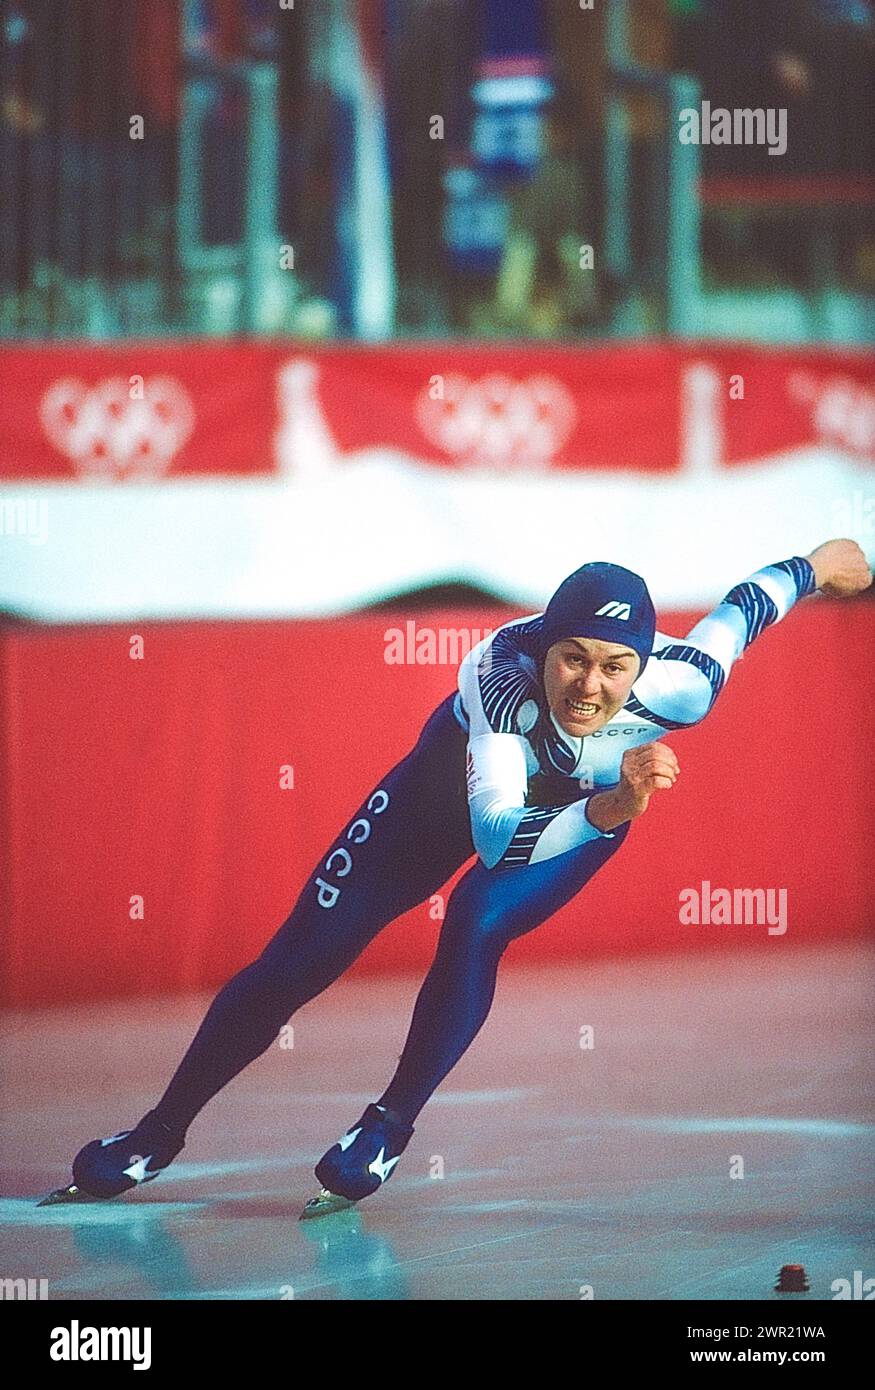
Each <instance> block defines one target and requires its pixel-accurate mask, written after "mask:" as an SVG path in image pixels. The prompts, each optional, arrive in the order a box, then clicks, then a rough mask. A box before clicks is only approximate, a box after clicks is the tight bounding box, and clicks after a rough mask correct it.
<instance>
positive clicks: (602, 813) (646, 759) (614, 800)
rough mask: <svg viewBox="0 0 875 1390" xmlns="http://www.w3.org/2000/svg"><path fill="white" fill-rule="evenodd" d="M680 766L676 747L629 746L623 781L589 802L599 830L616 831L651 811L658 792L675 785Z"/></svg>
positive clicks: (621, 772) (622, 776)
mask: <svg viewBox="0 0 875 1390" xmlns="http://www.w3.org/2000/svg"><path fill="white" fill-rule="evenodd" d="M679 776H680V766H679V764H678V760H677V756H676V754H675V751H674V749H673V748H669V746H668V744H666V743H648V744H645V745H644V746H643V747H641V748H628V749H627V750H626V752H625V753H624V754H623V761H622V762H621V764H620V781H619V783H618V784H617V786H616V787H612V788H611V790H610V791H606V792H598V793H597V794H596V795H595V796H593V797H591V798H590V800H589V801H588V802H587V807H586V814H587V816H588V817H589V819H590V820H591V821H592V823H593V825H595V826H597V827H598V828H599V830H613V829H614V828H615V827H616V826H618V825H622V824H624V822H625V821H629V820H634V818H635V816H640V815H641V814H642V812H643V811H646V810H647V807H648V805H649V804H650V798H651V796H652V795H653V793H654V792H655V791H659V790H660V789H662V788H668V787H673V786H674V784H675V782H676V781H677V779H678V777H679Z"/></svg>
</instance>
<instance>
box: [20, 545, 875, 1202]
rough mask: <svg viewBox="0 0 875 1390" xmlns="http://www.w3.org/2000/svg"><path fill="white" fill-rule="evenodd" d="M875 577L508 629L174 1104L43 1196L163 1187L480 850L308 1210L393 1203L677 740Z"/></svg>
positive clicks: (867, 574)
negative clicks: (392, 932) (818, 595)
mask: <svg viewBox="0 0 875 1390" xmlns="http://www.w3.org/2000/svg"><path fill="white" fill-rule="evenodd" d="M871 582H872V574H871V571H870V569H869V566H868V564H867V562H866V558H865V556H864V554H863V552H862V551H861V549H860V547H859V546H858V545H857V544H856V543H855V542H854V541H851V540H830V541H827V542H825V543H824V544H823V545H820V546H818V547H817V548H816V549H815V550H814V551H812V553H811V554H810V555H808V556H806V557H802V556H796V557H794V558H792V559H789V560H781V561H779V562H777V563H775V564H770V565H766V566H765V567H764V568H763V569H760V570H757V572H756V573H755V574H752V575H751V576H750V578H748V579H745V580H744V581H743V582H742V583H740V584H737V585H736V586H735V587H734V588H733V589H732V590H731V591H730V592H729V593H728V594H727V595H726V597H725V598H724V599H723V600H722V602H721V603H719V604H718V606H717V607H716V608H715V609H714V611H713V612H712V613H710V614H709V615H708V616H707V617H705V618H703V619H702V620H701V622H699V623H697V624H696V625H695V627H693V629H692V631H691V632H689V633H688V634H687V636H686V637H684V638H682V639H677V638H674V637H668V636H664V635H663V634H662V633H659V632H657V631H656V630H655V623H656V619H655V613H654V609H653V604H652V602H651V599H650V595H649V593H648V591H647V587H646V585H645V583H644V581H643V580H642V579H641V578H640V577H639V576H638V575H637V574H633V573H632V572H631V571H629V570H627V569H624V568H622V567H621V566H619V565H614V564H607V563H601V562H599V563H592V564H585V565H583V566H582V567H581V568H580V569H578V570H576V571H575V572H574V573H573V574H571V575H569V577H568V578H567V579H566V580H564V582H563V583H562V584H560V586H559V588H558V589H557V590H556V592H555V594H554V595H553V597H552V598H551V599H550V601H549V603H548V604H547V607H546V608H545V610H544V611H543V613H536V614H533V615H530V616H528V617H522V618H516V619H513V620H512V621H510V622H507V623H505V624H504V625H503V626H502V627H500V628H498V629H497V630H496V631H495V632H493V633H491V634H489V635H488V636H487V637H486V638H484V640H483V641H482V642H480V643H478V644H477V645H476V646H475V647H473V648H472V649H471V651H470V652H469V653H468V654H467V656H466V657H465V658H464V660H463V661H462V662H461V664H460V666H459V672H458V690H456V691H454V692H453V693H452V694H450V695H448V696H447V697H446V699H445V700H443V701H442V702H441V703H440V704H439V705H438V707H437V708H436V709H435V710H433V712H432V713H431V715H430V717H429V718H428V720H427V721H426V723H425V725H424V727H423V729H422V731H421V733H420V735H419V738H418V740H417V742H416V744H415V745H414V747H413V748H412V749H411V751H410V752H409V753H408V754H407V756H406V757H404V758H402V759H401V761H400V762H399V763H397V764H396V766H394V767H393V768H391V769H390V770H389V771H388V772H387V773H386V774H385V776H383V777H382V778H381V779H380V781H379V782H378V783H377V784H376V786H375V787H374V789H373V790H372V791H371V792H370V794H369V795H368V796H367V797H366V798H365V800H364V801H363V802H362V804H361V805H360V806H359V807H358V809H357V810H356V812H355V814H354V816H352V817H351V819H350V820H349V821H348V823H347V824H346V826H345V827H344V828H343V830H342V831H341V832H340V833H339V835H338V836H337V838H336V839H335V840H334V842H333V844H332V845H331V846H330V847H329V849H328V850H327V851H326V853H325V854H324V855H323V856H322V857H321V858H320V860H319V863H318V864H317V865H316V867H315V869H314V870H313V872H312V874H311V875H310V877H309V878H308V880H307V882H306V883H305V885H304V887H303V889H302V891H301V894H300V896H299V897H298V900H297V902H296V903H295V906H294V908H293V910H292V912H291V915H290V916H289V917H288V919H287V920H286V921H285V922H284V923H283V925H282V926H281V927H280V928H279V930H278V931H277V932H276V934H275V935H274V936H273V938H272V939H271V940H270V941H269V942H268V943H267V945H266V946H265V948H264V950H263V951H262V953H261V955H260V956H259V957H258V958H257V959H256V960H254V961H253V962H252V963H251V964H250V965H248V966H246V967H245V968H244V969H243V970H241V971H240V972H239V974H237V975H235V976H234V977H233V979H231V980H230V981H229V982H228V984H226V985H225V986H224V988H223V989H222V990H221V991H220V992H219V994H218V995H217V996H216V998H215V999H214V1000H213V1003H212V1004H211V1005H210V1008H209V1010H208V1011H207V1013H206V1015H205V1017H204V1019H203V1022H202V1023H201V1025H200V1028H199V1030H198V1032H197V1033H196V1035H195V1037H194V1040H193V1041H192V1043H191V1046H190V1047H189V1049H188V1051H187V1052H186V1054H185V1056H184V1057H183V1058H182V1061H181V1062H180V1065H179V1067H178V1068H177V1070H176V1072H175V1073H174V1075H173V1077H172V1078H171V1081H170V1084H169V1085H168V1087H167V1090H166V1091H165V1092H164V1094H163V1096H162V1097H161V1099H160V1100H159V1101H158V1104H157V1105H156V1107H155V1108H154V1110H150V1111H148V1112H147V1114H146V1115H144V1116H143V1118H142V1119H141V1120H140V1121H139V1122H138V1123H137V1124H136V1125H135V1126H134V1128H133V1129H130V1130H124V1131H122V1132H121V1133H117V1134H114V1135H112V1136H111V1137H110V1138H107V1139H95V1140H92V1142H91V1143H89V1144H86V1145H85V1147H84V1148H83V1149H81V1150H80V1151H79V1153H78V1154H77V1155H76V1158H75V1159H74V1162H73V1181H72V1183H71V1184H70V1185H69V1186H68V1187H66V1188H60V1189H58V1191H56V1192H53V1193H51V1194H50V1195H49V1196H48V1197H46V1198H44V1199H43V1203H44V1204H49V1203H53V1202H71V1201H72V1202H75V1201H93V1200H100V1199H106V1198H111V1197H116V1196H119V1195H120V1194H121V1193H123V1192H125V1191H127V1190H128V1189H130V1188H134V1187H136V1186H138V1185H139V1184H140V1183H144V1182H151V1181H153V1180H154V1179H155V1178H157V1177H158V1175H159V1174H160V1173H161V1172H162V1171H163V1169H165V1168H166V1167H167V1166H168V1164H169V1163H171V1162H172V1160H173V1159H174V1158H175V1157H176V1155H177V1154H178V1153H179V1152H180V1150H181V1149H182V1148H184V1146H185V1141H186V1137H187V1135H186V1132H187V1130H188V1127H189V1125H190V1124H191V1122H192V1120H193V1119H194V1118H195V1116H196V1115H197V1114H198V1113H199V1111H200V1110H201V1109H202V1108H203V1107H204V1106H205V1105H206V1103H207V1101H209V1100H210V1099H211V1098H212V1097H213V1096H214V1095H216V1093H217V1092H218V1091H220V1090H221V1088H222V1087H223V1086H225V1085H227V1083H228V1082H229V1081H230V1080H231V1079H232V1078H233V1077H235V1076H237V1074H238V1073H239V1072H240V1071H242V1070H243V1068H244V1067H246V1066H248V1064H249V1063H250V1062H252V1061H254V1059H255V1058H256V1057H259V1056H260V1055H261V1054H262V1053H263V1052H265V1051H266V1050H267V1048H268V1047H269V1046H270V1045H271V1043H273V1042H274V1040H275V1039H276V1037H277V1035H278V1033H279V1031H280V1029H281V1027H282V1026H283V1024H285V1023H286V1021H287V1020H288V1019H289V1018H290V1017H291V1015H292V1014H294V1013H295V1011H296V1010H297V1009H300V1008H301V1006H302V1005H303V1004H306V1003H307V1002H308V1000H310V999H313V998H314V997H315V996H316V995H318V994H320V993H321V992H322V991H323V990H324V989H326V988H327V987H328V985H330V984H331V983H332V981H334V980H336V979H337V978H338V976H340V975H342V974H343V972H344V971H345V970H346V969H347V968H348V967H349V966H350V965H351V964H352V963H353V961H354V960H355V959H356V958H357V956H359V955H360V953H361V952H362V951H363V950H364V948H365V947H366V946H367V944H368V943H369V942H370V941H371V940H372V939H373V938H374V937H375V936H376V935H377V933H378V932H379V931H381V930H382V928H383V927H384V926H386V925H387V924H388V923H389V922H391V921H393V920H394V918H396V917H398V916H400V914H401V913H403V912H406V911H407V910H408V909H409V908H412V907H414V906H416V905H417V904H419V903H422V902H424V901H425V900H426V899H428V898H429V897H430V896H431V895H432V894H433V893H436V892H437V891H438V890H439V889H440V888H441V887H442V886H443V885H444V884H445V883H446V882H447V880H448V879H449V878H450V877H451V876H452V875H453V873H454V872H455V871H456V870H457V869H459V868H460V867H461V866H462V865H463V864H464V863H465V862H466V861H467V860H468V859H470V858H471V857H472V856H474V855H476V862H475V863H474V864H472V865H471V867H470V868H469V869H468V871H467V873H466V874H464V876H463V877H462V878H461V879H460V880H459V882H458V884H457V885H456V887H455V889H454V891H453V893H452V894H451V896H450V899H449V902H448V904H447V909H446V914H445V917H444V921H443V924H442V927H441V933H440V938H439V941H438V947H437V952H436V954H435V958H434V961H433V963H432V965H431V968H430V969H429V971H428V974H427V976H426V978H425V980H424V982H423V985H422V988H421V989H420V992H419V995H418V997H417V1000H416V1005H415V1008H414V1011H413V1018H412V1021H411V1024H410V1030H409V1032H408V1035H407V1040H406V1042H405V1045H404V1050H403V1052H402V1054H401V1057H400V1059H399V1062H398V1067H397V1069H396V1071H395V1074H394V1076H393V1077H392V1080H391V1081H390V1082H389V1085H388V1086H387V1087H386V1089H385V1090H384V1091H383V1094H382V1095H381V1096H380V1098H379V1100H377V1101H375V1102H373V1103H372V1104H369V1105H368V1106H367V1107H366V1109H365V1110H364V1112H363V1114H362V1115H360V1116H359V1118H358V1119H357V1120H356V1121H355V1123H354V1124H352V1125H350V1127H349V1129H348V1130H347V1131H346V1133H345V1134H343V1135H342V1136H341V1138H340V1139H339V1140H338V1141H337V1143H335V1144H334V1145H333V1146H332V1147H331V1148H330V1149H328V1151H327V1152H326V1153H325V1154H324V1156H323V1157H322V1158H321V1159H320V1161H319V1163H318V1164H317V1165H316V1168H315V1173H316V1177H317V1178H318V1180H319V1182H320V1184H321V1191H320V1193H319V1195H318V1196H317V1197H314V1198H313V1199H312V1200H311V1201H310V1202H308V1203H307V1205H306V1207H305V1208H304V1211H303V1212H302V1216H305V1217H310V1216H319V1215H324V1214H326V1213H328V1212H331V1211H335V1210H338V1209H340V1208H342V1207H348V1206H351V1205H353V1204H354V1203H355V1202H357V1201H360V1200H361V1199H362V1198H364V1197H367V1196H369V1195H370V1194H372V1193H374V1192H376V1191H377V1189H378V1188H380V1187H381V1186H382V1184H383V1183H384V1182H385V1181H386V1180H387V1178H388V1177H390V1175H391V1174H392V1173H393V1172H394V1170H395V1168H396V1166H397V1164H398V1160H399V1159H400V1157H401V1155H402V1153H403V1152H404V1149H405V1148H406V1147H407V1144H408V1143H409V1141H410V1138H411V1136H412V1135H413V1127H414V1121H415V1120H416V1118H417V1116H418V1114H419V1112H420V1110H422V1108H423V1106H424V1105H425V1104H426V1102H427V1101H428V1099H429V1098H430V1096H431V1095H432V1093H433V1092H434V1091H435V1090H436V1088H437V1087H438V1086H439V1085H440V1083H441V1082H442V1081H443V1080H444V1078H445V1077H446V1076H447V1075H448V1073H449V1072H450V1071H451V1070H452V1068H453V1067H454V1066H455V1065H456V1063H457V1062H458V1061H459V1059H460V1057H461V1056H462V1055H463V1053H464V1052H465V1051H466V1050H467V1048H468V1047H469V1046H470V1044H471V1043H472V1041H473V1040H474V1038H475V1037H476V1035H477V1033H478V1032H479V1031H480V1029H481V1027H482V1026H483V1023H484V1022H485V1020H486V1017H487V1015H488V1013H489V1009H490V1007H491V1004H492V999H493V995H494V992H495V985H496V974H497V970H498V964H499V960H500V958H501V956H502V953H503V952H504V950H505V948H506V947H507V945H508V944H509V943H510V942H511V941H513V940H514V939H515V938H516V937H519V936H521V935H523V934H524V933H526V932H530V931H532V930H533V929H534V928H535V927H537V926H539V925H540V924H541V923H543V922H544V921H546V919H547V918H549V917H551V916H552V915H553V914H554V913H555V912H556V911H557V910H558V909H559V908H561V907H562V906H563V904H565V903H567V902H568V901H569V900H570V899H571V898H573V897H575V896H576V895H577V894H578V893H579V892H580V890H581V889H582V888H583V887H584V885H585V884H586V883H588V882H589V880H590V879H591V878H592V877H593V875H594V874H595V873H597V872H598V870H599V869H600V868H601V866H602V865H603V864H604V863H606V862H607V860H608V859H610V857H611V855H613V854H614V853H616V851H617V850H618V849H619V848H620V846H621V845H622V843H623V841H624V840H625V838H626V836H627V834H628V832H629V827H630V825H631V822H632V821H633V820H635V819H636V817H638V816H640V815H642V814H643V813H644V812H645V811H646V810H647V807H648V804H649V802H650V798H651V796H652V795H653V794H654V793H655V792H657V791H660V790H663V789H667V788H670V787H672V786H673V785H674V783H675V781H676V780H677V777H678V774H679V766H678V760H677V757H676V756H675V754H674V752H673V750H672V749H671V748H670V747H668V745H667V744H666V743H664V742H662V738H663V735H665V734H669V733H674V732H676V731H678V730H681V729H686V728H690V727H691V726H692V725H694V724H697V723H699V722H700V721H701V720H702V719H704V718H705V716H706V715H707V714H708V712H709V711H710V709H711V708H712V706H713V704H714V701H715V699H716V698H717V696H718V695H719V693H720V691H721V689H722V688H723V685H724V683H725V681H726V678H727V676H728V675H729V672H730V669H731V667H732V665H733V663H734V662H735V661H736V660H737V659H738V658H739V657H740V656H741V655H742V653H743V652H744V651H745V649H746V648H747V647H749V646H750V644H751V643H752V642H753V641H755V639H756V638H757V637H759V636H760V634H761V633H762V632H763V631H764V630H765V628H767V627H769V626H770V625H771V624H772V623H775V622H777V621H779V620H780V619H782V618H783V617H785V615H786V614H787V613H788V612H789V610H790V608H792V606H793V605H794V604H795V603H796V602H797V601H798V600H799V599H802V598H804V597H805V596H806V595H808V594H811V593H813V592H814V591H815V590H817V589H820V590H821V591H823V592H824V593H826V594H829V595H832V596H835V597H846V596H850V595H853V594H857V593H860V592H861V591H862V590H864V589H866V588H867V587H868V586H869V585H870V584H871ZM605 734H607V735H619V736H616V737H603V735H605Z"/></svg>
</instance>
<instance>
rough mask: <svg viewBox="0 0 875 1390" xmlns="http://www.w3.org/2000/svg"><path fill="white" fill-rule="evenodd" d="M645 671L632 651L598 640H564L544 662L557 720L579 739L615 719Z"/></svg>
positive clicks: (550, 704) (548, 688)
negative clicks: (640, 673) (635, 683)
mask: <svg viewBox="0 0 875 1390" xmlns="http://www.w3.org/2000/svg"><path fill="white" fill-rule="evenodd" d="M640 668H641V660H640V658H639V656H638V653H637V652H634V651H632V649H631V647H624V646H622V645H621V644H619V643H617V642H600V641H597V640H596V638H594V637H563V639H562V641H561V642H554V643H553V645H552V647H551V648H550V649H549V651H548V652H547V656H546V659H545V661H544V690H545V693H546V696H547V702H548V704H549V706H550V709H551V711H552V713H553V714H554V716H555V718H556V721H557V723H558V724H560V725H561V727H562V728H563V729H564V730H565V731H566V733H569V734H573V735H574V736H575V737H577V738H583V737H585V736H586V735H587V734H592V733H594V732H595V731H596V729H600V728H602V726H603V725H604V724H607V722H608V720H609V719H613V717H614V715H615V714H617V713H618V712H619V711H620V710H621V709H622V708H623V706H624V704H625V703H626V700H627V698H628V695H629V691H630V690H631V689H632V686H633V684H634V682H635V679H636V677H637V675H638V672H639V670H640Z"/></svg>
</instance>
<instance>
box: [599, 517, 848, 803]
mask: <svg viewBox="0 0 875 1390" xmlns="http://www.w3.org/2000/svg"><path fill="white" fill-rule="evenodd" d="M871 583H872V571H871V570H870V568H869V565H868V562H867V560H866V557H865V555H864V554H863V552H862V550H861V549H860V547H859V546H858V545H857V543H856V541H851V540H832V541H826V542H824V544H823V545H820V546H818V547H817V548H816V549H815V550H813V551H812V552H811V554H810V555H807V556H804V557H803V556H797V557H795V558H793V559H791V560H781V561H779V562H778V563H777V564H774V565H767V566H765V568H764V569H761V570H757V572H756V573H755V574H752V575H751V576H750V578H749V579H745V580H744V581H743V582H742V583H741V584H736V586H735V587H734V588H733V589H731V590H730V591H729V593H728V594H727V595H726V597H725V598H724V599H723V601H722V602H721V603H719V604H718V606H717V607H716V608H715V609H714V611H713V612H712V613H709V614H708V616H707V617H705V618H703V619H702V620H701V622H698V623H696V625H695V627H693V628H692V630H691V631H690V632H689V633H688V634H687V637H686V638H685V639H684V641H683V642H679V643H672V642H669V643H667V644H666V645H664V646H663V647H662V648H660V649H659V650H656V649H655V650H654V652H653V654H652V656H651V659H650V661H649V662H648V664H647V667H646V669H645V671H644V673H643V674H642V677H641V679H640V680H638V681H636V682H635V685H634V687H633V692H632V696H631V697H630V700H629V701H628V702H627V705H626V708H627V709H629V710H630V711H631V712H632V713H636V714H639V715H642V716H643V717H646V718H648V719H650V720H651V721H652V722H654V723H656V724H660V725H662V726H663V727H664V728H666V729H681V728H687V727H689V726H690V725H692V724H697V723H699V722H700V721H701V720H702V719H704V717H705V715H706V714H708V713H709V711H710V710H711V709H712V708H713V705H714V701H715V700H716V698H717V696H718V695H719V693H720V691H721V690H722V689H723V686H724V684H725V682H726V678H727V676H728V675H729V672H730V670H731V668H732V666H733V665H734V663H735V662H736V661H737V660H738V658H739V657H740V656H742V655H743V653H744V652H745V651H746V649H747V648H748V647H749V646H750V645H751V643H752V642H754V641H756V639H757V637H759V636H760V634H761V633H762V632H764V631H765V629H766V628H767V627H770V626H771V625H772V624H773V623H775V622H778V621H779V620H780V619H781V618H783V617H785V616H786V614H787V613H789V611H790V609H791V608H792V607H793V605H794V604H795V603H796V602H797V601H798V600H799V599H800V598H805V597H806V596H807V595H808V594H812V593H814V592H815V590H817V589H820V590H821V591H822V592H823V593H825V594H828V595H829V596H830V597H834V598H850V597H852V596H853V595H854V594H859V593H862V591H863V590H864V589H867V588H868V587H869V585H870V584H871ZM677 773H678V767H677V759H676V758H675V756H674V753H673V752H672V750H671V749H670V748H668V747H667V745H665V744H660V743H654V744H650V745H649V746H647V747H643V748H634V749H630V750H629V751H628V752H627V753H625V754H624V756H623V761H622V764H621V780H620V783H619V785H618V786H617V787H616V788H611V789H609V790H608V791H605V792H600V793H598V794H597V796H595V797H593V798H592V799H591V802H590V806H589V816H590V818H591V819H592V820H593V821H594V822H595V823H596V824H597V825H599V826H600V827H601V828H602V829H604V830H613V829H616V827H617V826H618V825H622V824H624V823H625V822H626V821H628V820H632V819H633V818H634V817H635V816H638V815H641V813H642V812H643V811H645V810H646V809H647V806H648V804H649V801H650V797H651V795H652V794H653V792H654V791H658V790H659V789H661V788H666V787H670V786H673V785H674V781H675V780H676V777H677Z"/></svg>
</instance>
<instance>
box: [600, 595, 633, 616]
mask: <svg viewBox="0 0 875 1390" xmlns="http://www.w3.org/2000/svg"><path fill="white" fill-rule="evenodd" d="M631 614H632V609H631V608H630V607H629V605H628V603H618V602H617V600H616V599H611V600H610V601H609V602H608V603H603V604H602V606H601V608H600V609H599V610H598V612H597V613H596V617H597V618H628V617H631Z"/></svg>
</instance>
